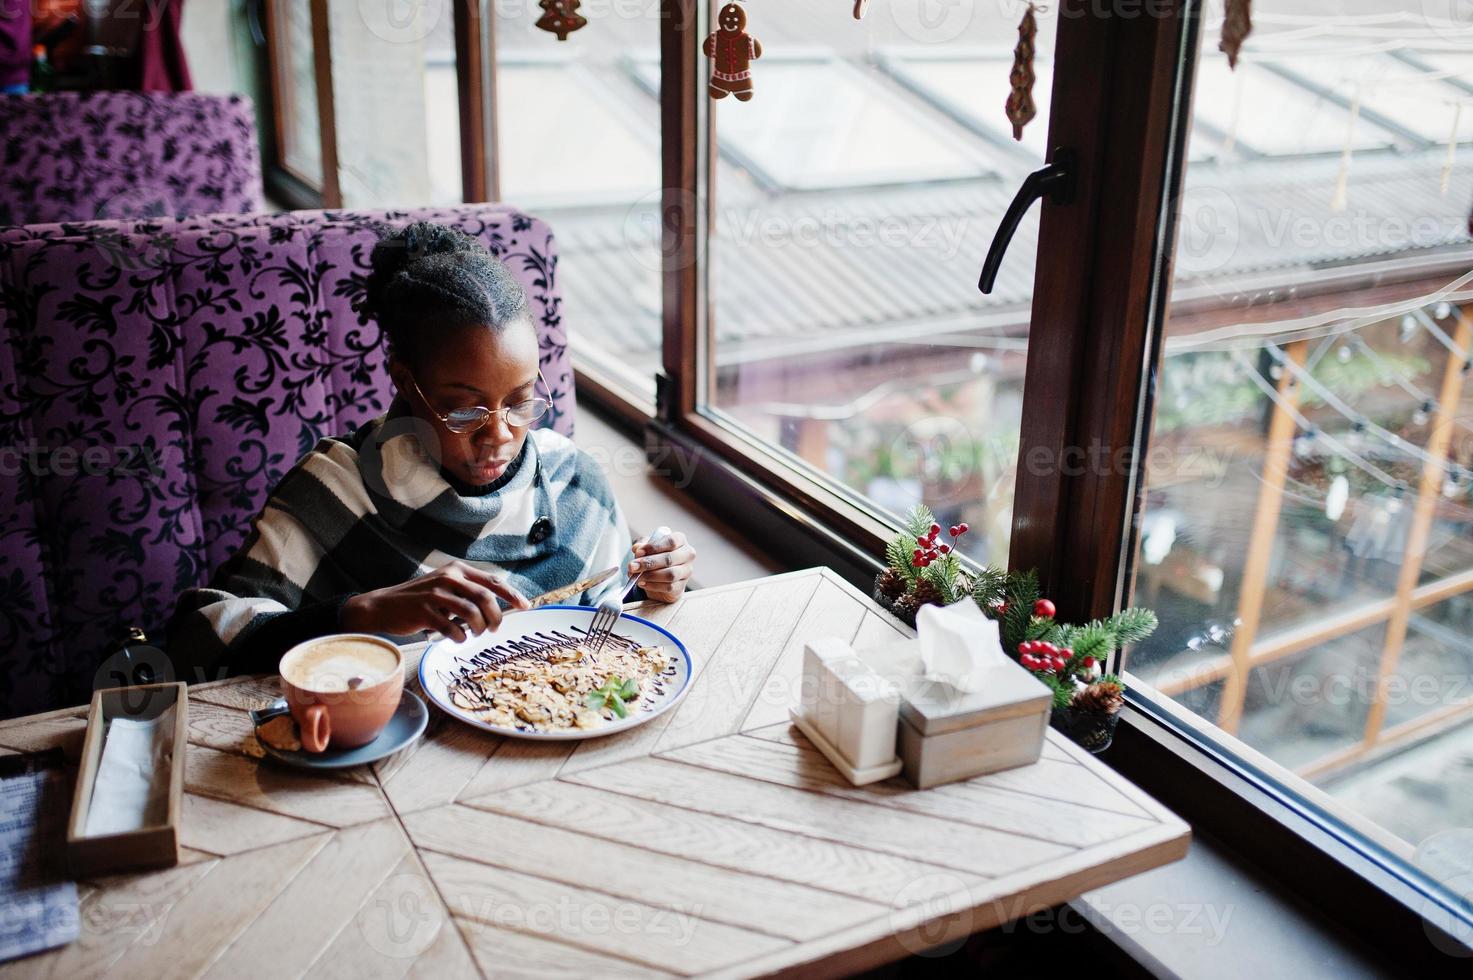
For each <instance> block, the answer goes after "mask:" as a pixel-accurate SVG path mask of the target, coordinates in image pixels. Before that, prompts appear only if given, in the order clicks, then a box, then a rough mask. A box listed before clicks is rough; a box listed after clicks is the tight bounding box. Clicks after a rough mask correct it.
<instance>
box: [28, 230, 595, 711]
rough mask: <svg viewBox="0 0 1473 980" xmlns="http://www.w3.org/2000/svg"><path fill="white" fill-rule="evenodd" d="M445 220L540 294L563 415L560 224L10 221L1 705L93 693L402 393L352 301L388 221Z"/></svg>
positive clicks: (538, 313)
mask: <svg viewBox="0 0 1473 980" xmlns="http://www.w3.org/2000/svg"><path fill="white" fill-rule="evenodd" d="M418 218H426V219H429V220H435V221H443V222H446V223H448V224H451V225H453V226H455V227H458V228H460V229H462V230H463V231H466V232H468V233H470V234H473V235H476V236H478V237H479V238H481V239H482V240H483V241H484V242H485V243H486V244H487V246H488V247H489V248H490V249H491V250H492V251H493V252H494V253H495V254H497V255H498V256H500V257H501V258H502V259H503V260H504V261H505V262H506V263H507V265H508V266H509V267H510V268H511V270H512V272H513V273H514V274H515V275H516V276H517V278H518V279H519V280H520V281H521V282H522V283H523V284H524V285H525V286H526V288H527V293H528V299H529V301H530V304H531V307H532V313H533V316H534V317H535V318H536V320H537V322H538V326H539V331H540V335H541V340H542V369H543V376H544V377H545V378H546V380H547V383H548V385H549V386H551V388H552V389H553V409H552V411H551V412H549V413H548V415H547V417H546V418H545V420H544V423H543V424H547V425H550V426H552V427H553V428H555V429H557V430H558V431H561V432H564V433H566V434H569V435H571V433H572V428H573V373H572V369H571V367H570V365H569V361H568V354H567V338H566V335H565V333H564V331H563V326H562V319H561V313H560V299H559V293H558V289H557V282H556V278H555V273H556V268H557V256H556V252H555V250H554V245H553V239H552V233H551V231H550V230H549V229H548V227H547V226H546V225H545V224H544V223H542V222H541V221H539V220H538V219H536V218H532V217H529V216H527V215H524V214H521V213H519V212H517V211H515V210H513V209H511V208H507V207H503V206H497V205H480V206H466V207H460V208H452V209H441V210H417V211H413V212H374V213H369V212H295V213H286V214H257V215H215V216H212V217H205V218H190V219H185V220H174V219H162V220H155V221H121V222H118V221H108V222H92V223H86V224H60V225H39V226H28V227H13V228H0V338H3V343H0V716H3V717H12V716H14V715H17V714H24V713H27V712H32V711H38V710H42V709H45V708H48V707H55V706H59V705H63V704H75V703H79V702H81V701H84V700H85V699H86V698H87V697H89V696H90V691H91V687H92V682H93V675H94V673H95V671H96V670H97V667H98V664H99V662H100V660H101V658H102V657H103V655H104V653H105V652H106V650H107V649H108V648H109V647H110V646H111V645H112V644H114V643H115V642H116V641H117V640H118V639H119V638H120V637H121V636H122V635H123V634H124V633H125V632H126V629H127V628H128V627H129V626H132V625H139V626H142V627H144V629H145V630H147V631H148V633H149V635H150V637H151V638H152V637H154V636H155V635H157V633H158V631H159V630H161V628H162V625H163V624H164V623H165V622H166V621H167V618H168V615H169V613H170V611H171V609H172V606H173V602H174V599H175V597H176V596H177V595H178V593H179V592H180V590H182V589H184V588H185V587H187V586H191V585H195V584H199V583H202V582H204V581H206V580H207V578H208V577H209V574H210V573H211V571H212V570H213V569H214V568H216V567H217V566H218V565H219V564H220V563H221V562H222V561H223V560H224V559H225V558H226V557H227V556H228V555H230V554H231V552H232V551H233V550H234V549H235V548H236V547H237V545H238V544H239V543H240V542H241V540H242V539H243V538H244V536H245V533H246V531H247V528H248V525H249V523H250V519H251V517H252V516H253V515H254V514H255V513H256V512H257V511H258V510H259V509H260V507H261V505H262V504H263V502H264V501H265V498H266V495H267V494H268V492H269V491H270V489H271V488H272V487H273V486H274V485H275V484H276V482H277V480H278V479H279V478H280V477H281V476H282V474H284V473H285V472H286V470H287V469H288V468H289V467H290V466H291V465H292V464H293V463H294V462H296V460H297V459H298V458H299V457H300V456H301V455H302V454H303V453H305V452H306V451H307V450H308V449H309V448H310V447H311V446H312V445H313V443H315V442H316V441H317V439H318V438H319V437H321V436H323V435H326V434H335V433H339V432H346V431H349V430H350V429H351V428H353V427H354V426H356V425H357V424H359V423H361V422H363V421H364V420H366V419H369V418H372V417H374V416H375V415H378V414H379V413H381V412H382V411H384V409H385V408H386V407H387V405H388V401H389V398H390V387H389V384H388V379H387V372H386V371H385V368H384V351H383V344H382V342H381V337H380V333H379V329H378V327H377V325H376V324H374V323H372V322H371V321H369V320H367V319H366V318H365V317H363V316H361V315H360V314H359V313H357V312H356V311H355V308H354V304H355V303H356V302H357V301H358V300H359V299H361V298H362V295H363V290H364V282H365V276H366V273H367V270H368V256H369V252H370V250H371V248H372V246H373V243H374V241H375V238H376V235H375V228H376V227H377V226H378V225H379V223H380V222H383V223H388V224H403V223H405V222H407V221H409V220H413V219H418Z"/></svg>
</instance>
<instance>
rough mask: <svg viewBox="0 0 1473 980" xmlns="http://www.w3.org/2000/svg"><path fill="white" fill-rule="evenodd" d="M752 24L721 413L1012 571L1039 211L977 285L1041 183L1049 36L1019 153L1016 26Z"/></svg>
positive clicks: (719, 126)
mask: <svg viewBox="0 0 1473 980" xmlns="http://www.w3.org/2000/svg"><path fill="white" fill-rule="evenodd" d="M927 10H929V11H930V13H931V15H933V16H928V15H927ZM947 10H950V11H951V14H952V15H955V16H952V15H948V14H947ZM938 11H939V13H940V14H942V15H944V16H941V17H939V18H938V17H936V16H934V15H935V14H937V13H938ZM748 16H749V18H750V21H749V24H748V31H749V32H750V34H751V35H752V36H753V37H755V38H757V40H759V41H760V42H761V44H762V55H761V57H760V58H759V59H757V60H756V61H755V62H753V63H752V68H751V70H752V78H753V87H754V92H755V94H754V96H753V98H752V99H751V100H750V101H747V102H743V101H739V100H738V99H737V98H736V97H735V96H728V97H726V98H724V99H720V100H712V101H709V103H708V104H709V109H710V113H711V116H712V129H713V130H714V133H715V143H714V147H713V148H711V156H712V157H713V159H712V161H711V166H710V172H711V174H712V177H711V181H710V184H709V186H708V187H707V192H708V214H709V215H710V227H709V232H708V248H709V263H708V269H709V274H708V279H707V282H706V285H707V288H708V290H709V295H708V297H707V303H706V304H704V307H703V308H704V309H705V310H707V311H709V317H708V322H707V324H706V333H705V339H706V346H707V351H708V354H709V357H708V358H707V362H706V363H708V364H709V365H710V373H709V374H708V375H707V376H706V378H705V399H706V400H705V405H706V408H707V410H708V411H710V412H712V413H713V414H714V415H716V416H717V417H719V418H721V419H722V420H723V421H725V422H726V423H727V424H730V425H733V426H735V427H737V428H739V429H741V430H744V431H745V432H747V433H749V434H751V435H753V436H755V437H756V438H758V439H760V440H761V441H763V442H764V443H765V444H766V445H767V446H769V447H770V448H772V449H773V450H775V451H776V452H778V453H780V454H782V455H784V456H785V457H786V458H787V459H789V460H790V461H792V462H795V463H797V464H798V465H799V466H800V467H802V468H804V469H806V470H808V471H809V472H811V473H812V474H813V475H814V476H815V477H818V478H820V479H825V480H827V481H832V483H833V484H835V485H837V486H838V487H839V488H840V489H841V490H842V491H843V492H845V493H848V494H851V495H853V497H854V498H855V499H856V500H858V501H860V502H861V503H862V504H864V505H865V506H869V507H872V508H874V509H876V510H877V511H879V512H881V513H889V514H891V515H894V514H900V513H903V512H904V511H905V510H907V509H908V508H909V507H911V506H913V505H914V504H916V503H919V502H921V501H924V502H926V503H927V504H929V505H930V506H931V507H933V508H934V509H935V510H936V512H937V514H938V517H939V518H940V519H941V520H942V523H943V524H944V523H956V522H959V521H966V522H968V523H969V524H970V525H971V526H972V528H973V529H974V532H976V533H975V536H974V537H973V538H972V539H971V540H972V541H973V542H975V543H974V544H972V545H971V546H970V547H969V548H968V549H966V553H967V554H968V556H969V557H972V558H975V559H977V560H979V561H1002V560H1005V559H1006V554H1007V546H1008V538H1009V532H1010V528H1011V522H1012V495H1013V483H1014V469H1015V461H1016V458H1017V451H1018V434H1019V430H1020V418H1021V412H1022V389H1023V375H1024V365H1025V361H1026V358H1027V349H1028V321H1029V316H1030V305H1031V298H1032V290H1033V266H1034V250H1035V247H1036V241H1037V227H1038V224H1037V209H1036V208H1035V209H1033V211H1032V212H1031V213H1030V214H1029V215H1028V217H1027V218H1025V220H1024V222H1023V225H1022V227H1021V228H1020V229H1019V231H1018V234H1017V236H1016V237H1015V239H1014V241H1013V243H1012V246H1011V248H1010V249H1009V251H1008V254H1007V259H1006V261H1005V262H1004V263H1003V268H1002V272H1001V275H1000V276H999V280H998V283H997V287H996V289H995V291H994V292H993V293H992V294H991V295H985V296H984V295H982V294H981V293H979V292H978V290H977V277H978V272H979V270H980V268H981V265H982V259H983V256H984V254H985V252H986V250H987V246H988V245H989V243H990V242H991V239H992V234H993V232H994V230H995V229H996V227H997V224H998V221H999V219H1000V217H1001V215H1002V213H1003V211H1004V209H1005V208H1006V207H1007V204H1008V202H1009V201H1010V200H1011V199H1012V196H1013V194H1014V192H1015V191H1016V190H1017V187H1018V185H1019V184H1020V183H1021V182H1022V180H1023V178H1024V177H1025V176H1026V175H1027V173H1028V172H1029V171H1031V170H1033V169H1036V168H1037V167H1038V166H1039V164H1040V162H1041V159H1042V155H1043V146H1044V141H1045V136H1046V134H1047V130H1048V105H1049V98H1048V96H1049V89H1050V86H1051V84H1052V60H1051V55H1052V48H1053V38H1054V28H1055V23H1056V22H1055V20H1054V16H1055V15H1054V14H1052V13H1046V14H1040V15H1039V17H1038V36H1037V48H1038V52H1039V54H1038V58H1037V61H1036V64H1035V71H1036V74H1037V82H1036V84H1035V85H1034V87H1033V97H1034V101H1035V103H1036V104H1037V106H1038V114H1037V116H1036V117H1035V118H1034V119H1033V120H1032V122H1030V123H1029V124H1028V125H1027V126H1026V128H1025V129H1024V134H1025V135H1024V141H1023V142H1021V143H1019V142H1016V141H1014V140H1013V138H1012V127H1011V124H1010V123H1009V121H1008V119H1007V117H1006V115H1005V112H1004V106H1005V104H1006V102H1007V100H1008V94H1009V81H1008V75H1009V71H1010V68H1011V64H1012V46H1013V44H1014V43H1016V40H1017V37H1018V34H1017V23H1018V18H1019V17H1020V16H1021V8H1017V9H1014V8H985V7H983V6H981V5H955V6H954V7H950V8H946V9H941V8H936V7H934V6H933V7H930V8H927V7H926V5H925V4H917V3H913V2H897V3H895V4H872V5H870V9H869V13H868V14H867V16H866V17H865V18H864V19H863V20H861V21H854V20H853V19H852V18H851V17H850V16H849V11H848V9H847V8H835V9H833V10H832V11H828V10H825V11H822V12H820V11H818V10H817V8H816V7H811V6H810V5H806V4H787V5H767V6H752V7H750V8H749V9H748ZM705 65H706V70H709V62H705Z"/></svg>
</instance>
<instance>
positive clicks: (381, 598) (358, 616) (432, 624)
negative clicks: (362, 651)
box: [338, 561, 528, 643]
mask: <svg viewBox="0 0 1473 980" xmlns="http://www.w3.org/2000/svg"><path fill="white" fill-rule="evenodd" d="M498 597H500V598H502V599H505V600H506V601H507V602H508V603H510V604H511V607H512V608H513V609H526V608H528V603H527V599H526V597H525V596H523V595H522V594H521V593H520V592H518V591H517V590H516V589H514V588H512V587H511V586H510V585H507V584H506V583H505V582H503V581H502V580H501V579H499V578H497V577H496V576H495V575H492V574H491V573H490V572H486V571H482V570H481V569H479V568H476V567H474V566H472V565H469V564H467V563H466V562H463V561H452V562H450V563H449V564H447V565H442V566H440V567H439V568H437V569H435V570H434V571H433V572H429V573H427V574H424V575H421V576H419V577H418V578H412V579H410V580H409V581H407V582H402V583H400V584H399V585H391V586H389V587H388V588H386V589H375V590H374V591H372V592H363V593H360V594H359V595H355V596H353V597H352V598H350V599H349V600H348V601H347V602H345V603H343V609H342V612H341V613H340V614H339V617H338V621H339V622H340V623H341V624H342V627H343V629H344V630H346V631H348V632H350V633H389V634H392V635H394V636H406V635H408V634H410V633H418V632H419V631H421V630H436V631H438V632H439V633H440V634H441V635H442V636H445V637H448V638H449V639H452V640H454V641H455V642H457V643H459V642H461V641H462V640H464V639H465V638H466V637H467V636H472V635H474V634H477V633H484V632H486V631H488V630H493V631H494V630H495V629H496V628H497V627H498V626H500V625H501V614H502V610H501V605H500V603H498V602H497V601H496V600H497V598H498ZM452 616H453V617H455V618H454V619H452V618H451V617H452Z"/></svg>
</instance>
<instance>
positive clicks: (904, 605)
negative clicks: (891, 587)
mask: <svg viewBox="0 0 1473 980" xmlns="http://www.w3.org/2000/svg"><path fill="white" fill-rule="evenodd" d="M920 608H921V604H920V603H919V602H917V601H916V597H915V593H914V592H907V593H906V594H905V595H903V596H901V597H900V598H898V599H896V600H895V604H894V605H893V606H891V607H890V611H891V612H893V613H894V614H895V618H896V619H899V620H900V621H901V622H903V623H910V624H914V623H915V621H916V610H918V609H920Z"/></svg>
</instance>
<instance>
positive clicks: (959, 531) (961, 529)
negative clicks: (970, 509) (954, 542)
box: [956, 521, 971, 537]
mask: <svg viewBox="0 0 1473 980" xmlns="http://www.w3.org/2000/svg"><path fill="white" fill-rule="evenodd" d="M970 530H971V528H969V527H967V522H966V521H962V522H961V523H960V524H958V525H957V526H956V536H957V537H961V536H962V535H963V534H966V533H967V532H968V531H970Z"/></svg>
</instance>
